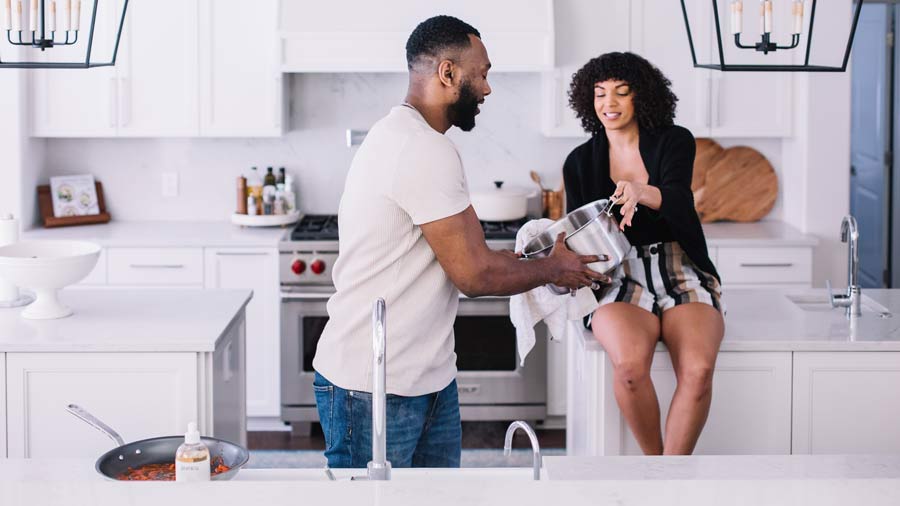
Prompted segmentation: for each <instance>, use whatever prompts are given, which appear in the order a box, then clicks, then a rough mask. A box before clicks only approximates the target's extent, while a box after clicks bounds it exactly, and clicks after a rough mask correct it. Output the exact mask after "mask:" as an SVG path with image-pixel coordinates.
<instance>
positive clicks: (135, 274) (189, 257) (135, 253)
mask: <svg viewBox="0 0 900 506" xmlns="http://www.w3.org/2000/svg"><path fill="white" fill-rule="evenodd" d="M107 258H108V268H107V275H108V280H109V284H110V285H120V286H127V285H137V286H141V285H148V286H193V287H196V288H202V287H203V250H202V249H201V248H109V249H108V250H107Z"/></svg>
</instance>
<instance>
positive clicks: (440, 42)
mask: <svg viewBox="0 0 900 506" xmlns="http://www.w3.org/2000/svg"><path fill="white" fill-rule="evenodd" d="M469 34H472V35H474V36H476V37H478V38H481V34H480V33H478V30H476V29H475V28H473V27H472V26H471V25H469V24H468V23H466V22H464V21H461V20H459V19H457V18H454V17H453V16H434V17H432V18H428V19H426V20H425V21H422V22H421V23H419V26H417V27H416V29H415V30H413V32H412V33H411V34H410V35H409V39H408V40H407V41H406V65H407V67H408V68H409V70H414V67H415V66H416V64H418V63H419V62H420V61H421V60H422V59H423V58H431V59H438V58H440V57H441V56H442V55H443V53H444V52H446V51H448V50H462V49H465V48H467V47H469V45H470V42H469Z"/></svg>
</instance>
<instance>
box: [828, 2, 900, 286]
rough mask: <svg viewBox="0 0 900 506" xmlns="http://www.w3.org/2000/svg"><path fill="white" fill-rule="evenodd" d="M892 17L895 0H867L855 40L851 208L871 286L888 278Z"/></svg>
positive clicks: (865, 279) (863, 278) (864, 278)
mask: <svg viewBox="0 0 900 506" xmlns="http://www.w3.org/2000/svg"><path fill="white" fill-rule="evenodd" d="M892 17H893V6H892V5H888V4H863V8H862V13H861V14H860V18H859V25H858V27H857V30H856V37H855V40H854V42H853V64H852V68H851V83H852V130H851V134H850V139H851V140H850V164H851V168H850V212H851V214H853V215H854V216H855V217H856V219H857V221H858V222H859V281H860V284H861V285H862V286H863V287H869V288H878V287H882V286H885V283H886V282H887V281H888V279H887V278H886V276H885V273H886V272H887V269H888V263H887V259H888V254H887V248H888V244H889V241H888V226H889V225H890V223H889V219H888V210H889V200H888V199H889V195H890V194H889V193H888V190H887V188H888V187H889V186H888V184H889V181H890V179H889V174H888V172H889V165H888V164H889V163H890V141H891V96H892V91H891V62H892V59H893V55H892V48H891V47H890V45H889V42H888V41H889V38H888V37H889V33H890V32H891V27H892V24H893V23H892ZM835 228H837V224H836V225H835ZM835 233H837V230H835Z"/></svg>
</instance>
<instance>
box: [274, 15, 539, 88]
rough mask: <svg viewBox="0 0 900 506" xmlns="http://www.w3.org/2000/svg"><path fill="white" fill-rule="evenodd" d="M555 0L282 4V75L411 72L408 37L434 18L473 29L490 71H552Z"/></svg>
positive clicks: (280, 17)
mask: <svg viewBox="0 0 900 506" xmlns="http://www.w3.org/2000/svg"><path fill="white" fill-rule="evenodd" d="M553 3H554V2H553V0H531V1H528V2H522V1H520V0H491V1H490V2H484V1H481V0H453V1H450V0H437V1H428V2H423V1H421V0H392V1H391V3H390V8H386V7H385V5H384V4H383V3H379V2H366V1H363V0H350V1H343V2H291V1H283V2H281V13H280V16H279V19H280V20H281V26H280V31H281V34H282V37H283V40H282V46H283V47H282V63H281V68H282V70H283V71H285V72H406V58H405V50H404V48H405V46H406V40H407V38H409V34H410V32H412V30H413V29H414V28H415V27H416V25H417V24H419V23H420V22H421V21H423V20H425V19H427V18H429V17H431V16H434V15H435V14H438V13H440V14H447V15H451V16H456V17H458V18H460V19H462V20H463V21H466V22H467V23H469V24H471V25H472V26H474V27H475V28H476V29H477V30H478V31H479V32H480V33H481V35H482V39H483V40H484V42H485V45H486V46H487V48H488V54H489V56H490V58H491V63H492V64H493V66H492V67H491V69H492V71H493V72H536V71H544V70H550V69H552V68H553V57H554V49H553V48H554V30H553Z"/></svg>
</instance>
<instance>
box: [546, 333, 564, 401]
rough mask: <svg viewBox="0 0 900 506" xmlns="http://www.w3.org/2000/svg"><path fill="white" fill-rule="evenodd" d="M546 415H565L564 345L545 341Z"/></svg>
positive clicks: (561, 342)
mask: <svg viewBox="0 0 900 506" xmlns="http://www.w3.org/2000/svg"><path fill="white" fill-rule="evenodd" d="M547 415H548V416H550V417H554V416H556V417H559V416H566V345H565V342H564V341H550V342H549V343H547Z"/></svg>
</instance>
